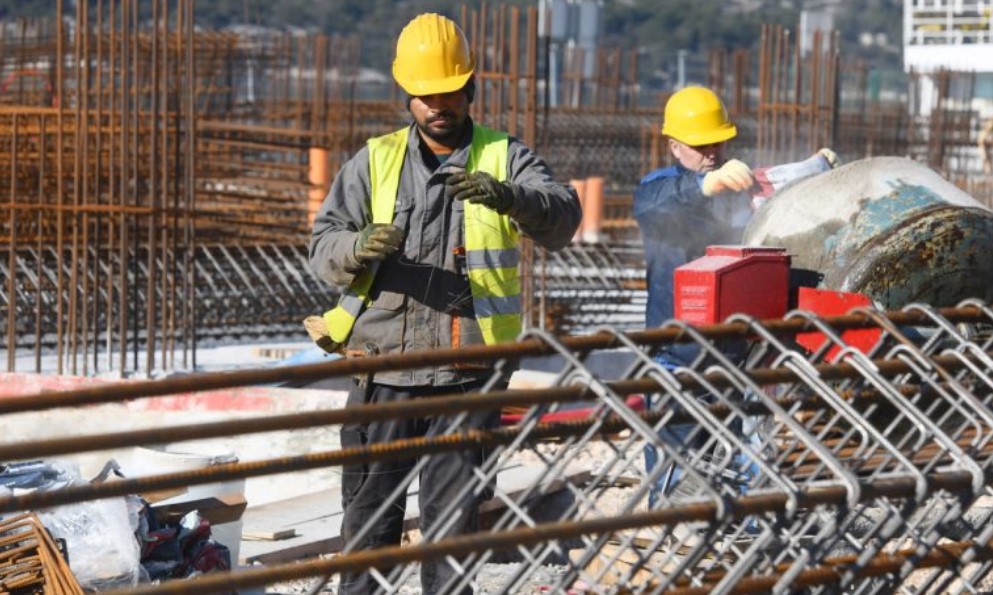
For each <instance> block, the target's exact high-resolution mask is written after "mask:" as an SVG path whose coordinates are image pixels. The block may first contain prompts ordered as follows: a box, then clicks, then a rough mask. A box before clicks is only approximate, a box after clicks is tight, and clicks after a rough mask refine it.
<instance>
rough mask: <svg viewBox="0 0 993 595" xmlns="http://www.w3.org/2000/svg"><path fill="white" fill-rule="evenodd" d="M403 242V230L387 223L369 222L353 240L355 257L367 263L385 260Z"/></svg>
mask: <svg viewBox="0 0 993 595" xmlns="http://www.w3.org/2000/svg"><path fill="white" fill-rule="evenodd" d="M402 243H403V230H402V229H400V228H399V227H397V226H395V225H389V224H387V223H370V224H369V225H366V226H365V228H364V229H363V230H362V231H361V232H359V237H358V239H356V240H355V258H356V259H357V260H358V261H359V262H361V263H363V264H368V263H370V262H375V261H378V260H386V259H387V258H389V257H390V256H392V255H393V254H394V253H396V251H397V250H398V249H399V248H400V244H402Z"/></svg>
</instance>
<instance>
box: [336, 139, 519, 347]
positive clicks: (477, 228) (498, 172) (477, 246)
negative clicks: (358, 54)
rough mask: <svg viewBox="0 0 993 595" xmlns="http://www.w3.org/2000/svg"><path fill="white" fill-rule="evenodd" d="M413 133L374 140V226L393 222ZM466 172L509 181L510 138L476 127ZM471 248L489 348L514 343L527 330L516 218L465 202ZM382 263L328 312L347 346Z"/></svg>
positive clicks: (472, 281)
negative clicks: (398, 191)
mask: <svg viewBox="0 0 993 595" xmlns="http://www.w3.org/2000/svg"><path fill="white" fill-rule="evenodd" d="M408 134H409V129H408V128H404V129H402V130H397V131H396V132H393V133H391V134H387V135H385V136H380V137H378V138H373V139H370V140H369V142H368V147H369V178H370V183H371V186H372V188H371V190H372V199H371V200H372V214H373V222H374V223H391V222H392V220H393V212H394V209H395V206H396V196H397V190H398V188H399V186H400V170H401V169H402V167H403V161H404V157H405V156H406V152H407V138H408ZM466 171H470V172H472V171H485V172H487V173H489V174H490V175H492V176H494V177H495V178H496V179H498V180H500V181H501V182H502V181H504V180H505V179H506V178H507V135H506V134H505V133H502V132H497V131H494V130H491V129H489V128H486V127H484V126H479V125H476V126H475V127H474V128H473V133H472V146H471V147H470V151H469V160H468V163H467V164H466ZM464 208H465V217H464V219H465V221H464V224H463V225H464V229H465V243H466V245H465V249H466V268H467V270H468V277H469V287H470V290H471V291H472V298H473V309H474V311H475V314H476V321H477V322H478V323H479V328H480V331H481V332H482V335H483V341H484V342H485V343H486V344H487V345H492V344H494V343H499V342H502V341H513V340H514V339H516V338H517V336H518V335H519V334H520V332H521V328H522V325H521V282H520V277H519V275H518V270H517V266H518V263H519V262H520V251H519V250H518V247H517V241H518V234H517V229H516V228H515V227H514V226H513V224H512V223H511V221H510V217H507V216H506V215H500V214H499V213H497V212H496V211H493V210H492V209H488V208H486V207H484V206H483V205H477V204H472V203H468V202H467V203H465V205H464ZM378 265H379V263H378V262H376V263H373V266H370V267H369V268H368V269H367V270H365V271H363V272H362V273H361V274H359V275H358V276H357V277H356V278H355V279H354V280H353V281H352V284H351V285H350V286H349V287H348V289H347V290H346V291H345V293H344V294H343V295H342V296H341V299H340V300H339V301H338V305H337V306H336V307H335V308H334V309H332V310H329V311H328V312H325V313H324V321H325V324H326V325H327V328H328V333H329V334H330V335H331V339H332V340H334V341H335V342H337V343H341V344H344V343H345V341H347V340H348V336H349V335H350V334H351V332H352V327H353V326H355V320H356V318H358V316H359V314H360V313H361V312H362V309H363V308H364V307H365V306H367V305H368V304H369V302H370V300H369V297H368V296H369V290H370V288H371V287H372V281H373V278H374V277H375V275H376V271H377V270H378V268H379V267H378Z"/></svg>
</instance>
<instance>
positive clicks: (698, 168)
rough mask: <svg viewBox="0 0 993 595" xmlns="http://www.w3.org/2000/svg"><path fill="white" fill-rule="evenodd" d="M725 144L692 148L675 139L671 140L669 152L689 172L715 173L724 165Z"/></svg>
mask: <svg viewBox="0 0 993 595" xmlns="http://www.w3.org/2000/svg"><path fill="white" fill-rule="evenodd" d="M724 145H725V143H723V142H720V143H713V144H710V145H698V146H695V147H693V146H690V145H687V144H685V143H681V142H679V141H678V140H676V139H674V138H670V139H669V150H670V151H672V156H673V157H675V158H676V161H678V162H679V163H680V165H682V166H683V167H685V168H686V169H688V170H691V171H695V172H699V173H706V172H708V171H713V170H715V169H717V168H718V167H720V166H721V165H722V164H723V163H724Z"/></svg>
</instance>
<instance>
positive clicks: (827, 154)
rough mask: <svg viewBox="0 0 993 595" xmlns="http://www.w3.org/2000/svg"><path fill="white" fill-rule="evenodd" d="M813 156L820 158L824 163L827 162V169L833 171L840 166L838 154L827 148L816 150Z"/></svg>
mask: <svg viewBox="0 0 993 595" xmlns="http://www.w3.org/2000/svg"><path fill="white" fill-rule="evenodd" d="M814 155H820V156H821V157H823V158H824V161H827V164H828V169H834V168H836V167H838V166H839V165H841V160H840V159H838V154H837V153H835V152H834V151H832V150H831V149H830V148H828V147H823V148H821V149H818V151H817V152H816V153H814Z"/></svg>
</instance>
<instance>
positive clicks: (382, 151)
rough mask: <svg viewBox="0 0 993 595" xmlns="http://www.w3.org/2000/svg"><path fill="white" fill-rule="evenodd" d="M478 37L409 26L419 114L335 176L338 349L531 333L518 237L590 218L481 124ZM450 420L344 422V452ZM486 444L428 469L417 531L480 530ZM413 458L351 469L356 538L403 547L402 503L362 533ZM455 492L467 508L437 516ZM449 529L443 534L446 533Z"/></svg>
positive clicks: (435, 572)
mask: <svg viewBox="0 0 993 595" xmlns="http://www.w3.org/2000/svg"><path fill="white" fill-rule="evenodd" d="M474 67H475V64H474V59H473V55H472V52H471V51H470V48H469V44H468V42H467V40H466V38H465V36H464V34H463V33H462V31H461V30H460V29H459V27H458V26H457V25H456V24H455V23H454V22H453V21H452V20H450V19H448V18H446V17H444V16H441V15H438V14H433V13H428V14H421V15H419V16H417V17H416V18H414V19H413V20H411V21H410V22H409V23H408V24H407V25H406V27H404V29H403V31H402V32H401V33H400V36H399V37H398V39H397V44H396V57H395V59H394V62H393V77H394V79H395V80H396V82H397V84H399V85H400V87H401V88H402V89H403V90H404V91H405V92H406V94H407V109H408V110H409V112H410V114H411V116H413V120H414V122H413V123H412V124H411V125H410V126H408V127H406V128H403V129H401V130H397V131H395V132H392V133H390V134H387V135H384V136H380V137H377V138H373V139H370V140H369V141H368V143H367V144H366V146H365V147H364V148H363V149H361V150H360V151H359V152H358V153H356V154H355V156H354V157H352V158H351V159H350V160H349V161H348V162H347V163H345V165H344V166H343V167H342V169H341V171H340V172H339V173H338V175H337V177H336V178H335V180H334V182H333V184H332V186H331V190H330V192H329V194H328V196H327V198H326V199H325V200H324V204H323V206H322V207H321V210H320V211H319V212H318V214H317V217H316V220H315V222H314V229H313V235H312V237H311V244H310V263H311V266H312V268H313V270H314V271H315V272H316V273H317V275H318V276H319V277H320V278H322V279H324V280H325V281H327V282H328V283H329V284H331V285H333V286H335V287H338V288H340V289H342V292H343V295H342V297H341V299H340V301H339V302H338V306H337V307H336V308H334V309H333V310H331V311H329V312H327V313H326V314H325V315H324V316H323V317H312V318H310V319H308V321H307V322H306V323H305V325H306V326H307V330H308V332H309V333H310V334H311V336H312V338H313V339H314V340H315V341H317V342H318V343H319V344H320V345H321V346H322V347H323V348H325V349H326V350H327V351H333V352H343V353H344V354H345V355H346V356H347V355H350V354H353V353H356V352H369V353H372V352H375V353H381V354H391V353H392V354H397V353H405V352H409V351H415V350H419V349H433V348H434V349H437V348H457V347H460V346H466V345H479V344H484V343H485V344H493V343H498V342H503V341H513V340H514V339H515V338H516V337H517V336H518V334H519V333H520V331H521V284H520V280H519V278H518V261H519V258H520V252H519V250H518V234H524V235H526V236H528V237H529V238H531V239H532V240H534V241H535V242H536V243H537V244H538V245H539V246H542V247H544V248H546V249H549V250H557V249H560V248H563V247H564V246H566V245H567V244H568V243H569V242H570V240H571V238H572V237H573V235H574V233H575V231H576V228H577V227H578V226H579V223H580V219H581V217H582V212H581V208H580V203H579V199H578V197H577V195H576V192H575V190H573V189H572V188H571V187H570V186H566V185H563V184H560V183H559V182H557V181H555V180H554V179H553V178H552V175H551V172H550V171H549V168H548V167H547V165H546V164H545V163H544V161H543V160H542V159H541V158H540V157H538V156H537V155H536V154H535V153H534V152H533V151H532V150H531V149H530V148H528V147H527V146H525V145H524V144H523V143H521V142H520V141H519V140H518V139H516V138H513V137H509V136H508V135H507V134H505V133H503V132H498V131H496V130H492V129H490V128H486V127H484V126H481V125H479V124H477V123H475V122H473V121H472V119H471V118H470V117H469V105H470V104H471V103H472V100H473V94H474V90H475V79H474ZM492 375H493V370H492V369H491V367H489V366H488V365H485V364H484V365H477V366H473V367H469V366H461V367H460V366H456V365H443V366H437V367H432V368H424V369H416V370H403V371H389V372H379V373H377V374H376V375H375V377H372V378H361V379H356V380H355V383H354V386H353V387H352V388H351V390H350V391H349V394H348V401H347V406H349V407H351V406H358V405H363V404H370V403H393V402H397V401H407V400H412V399H417V398H420V397H427V396H432V395H440V394H452V393H457V392H465V393H471V392H473V391H478V390H479V389H481V388H482V387H483V385H484V383H485V382H486V380H487V379H489V378H490V377H491V376H492ZM469 418H470V419H469V421H468V422H467V425H466V428H485V427H492V426H494V425H495V424H496V422H497V420H498V419H499V412H498V411H493V412H481V413H473V414H470V416H469ZM450 421H451V420H450V419H444V418H436V419H409V420H395V421H394V420H390V421H383V422H378V423H370V424H368V425H364V426H354V425H346V426H344V427H343V428H342V432H341V444H342V447H343V448H349V447H357V446H368V445H370V444H375V443H384V442H389V441H393V440H397V439H405V438H412V437H418V436H425V435H437V434H439V433H441V432H444V431H445V430H446V428H447V427H448V424H449V423H450ZM483 457H484V454H483V453H482V452H480V451H478V450H476V451H472V452H459V453H452V454H443V455H433V456H431V457H430V459H429V460H428V461H427V462H426V466H425V467H424V468H423V470H422V471H421V475H420V493H419V498H420V513H421V530H422V532H424V533H425V534H428V533H429V532H431V531H434V530H436V529H438V526H440V525H442V524H444V525H445V527H446V530H445V531H444V533H442V535H451V534H456V533H465V532H472V531H474V530H475V529H476V525H477V518H476V510H477V506H478V497H477V496H464V495H460V491H462V490H463V488H464V487H465V486H466V485H471V484H472V483H473V482H475V483H478V481H476V480H475V479H474V476H473V467H474V466H478V465H479V464H480V463H481V462H482V460H483ZM414 464H415V461H410V460H408V461H397V462H393V461H389V462H382V463H379V462H377V463H370V464H367V465H353V466H346V467H345V468H344V470H343V476H342V505H343V509H344V518H343V521H342V534H343V537H344V539H345V542H346V543H348V544H350V545H351V546H353V547H356V548H359V549H364V548H374V547H380V546H386V545H395V544H399V543H400V539H401V534H402V530H403V516H404V503H405V496H401V497H400V498H398V499H397V500H396V501H395V505H394V506H390V507H389V509H388V511H387V514H386V515H385V516H384V517H383V518H382V519H381V521H380V522H379V523H378V525H377V527H376V528H375V530H373V531H368V532H366V533H365V534H364V535H358V533H359V530H360V529H361V528H362V526H363V525H364V524H365V523H366V521H367V520H368V519H369V518H371V517H372V515H373V513H374V512H375V511H376V510H377V509H378V508H379V507H380V505H381V504H382V503H383V502H384V501H387V500H389V496H390V494H391V493H392V492H393V491H394V489H395V488H396V487H397V485H398V484H399V483H400V482H401V480H402V479H403V478H404V477H405V476H406V475H407V474H408V471H409V470H410V469H411V468H412V467H413V465H414ZM455 499H458V500H459V502H458V509H457V511H456V513H455V514H449V515H448V516H447V517H446V518H443V519H440V518H437V517H438V516H439V514H441V513H442V512H443V511H445V510H446V508H449V505H451V504H452V502H453V500H455ZM442 535H437V534H436V535H435V537H440V536H442ZM461 579H462V577H461V576H460V575H459V574H458V571H457V570H456V569H455V568H454V567H453V566H452V565H450V564H448V563H447V562H445V561H439V562H425V563H424V564H423V566H422V569H421V583H422V586H423V592H424V593H439V592H446V593H448V592H469V593H471V590H469V589H462V590H458V591H451V590H449V589H450V587H446V585H450V584H454V581H458V580H461ZM341 581H342V582H341V590H340V591H339V592H340V593H347V594H352V593H372V592H374V591H376V589H377V587H378V583H377V582H376V581H375V580H374V579H373V578H372V577H371V576H370V575H369V574H368V573H359V574H356V573H344V574H343V575H342V577H341Z"/></svg>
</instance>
